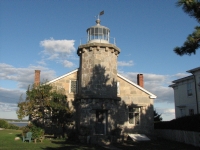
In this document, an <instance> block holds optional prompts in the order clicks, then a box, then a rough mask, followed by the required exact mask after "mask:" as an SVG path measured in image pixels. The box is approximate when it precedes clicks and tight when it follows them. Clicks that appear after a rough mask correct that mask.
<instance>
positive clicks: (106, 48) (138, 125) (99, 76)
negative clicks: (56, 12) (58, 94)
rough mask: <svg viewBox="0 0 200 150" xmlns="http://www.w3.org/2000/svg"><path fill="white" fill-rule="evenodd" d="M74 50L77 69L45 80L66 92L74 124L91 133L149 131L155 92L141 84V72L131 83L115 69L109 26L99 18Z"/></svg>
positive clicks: (116, 51)
mask: <svg viewBox="0 0 200 150" xmlns="http://www.w3.org/2000/svg"><path fill="white" fill-rule="evenodd" d="M77 54H78V56H79V58H80V61H79V63H80V64H79V68H78V69H76V70H74V71H72V72H69V73H67V74H64V75H63V76H60V77H58V78H56V79H54V80H51V81H49V82H48V83H49V84H52V85H53V86H54V88H55V89H62V90H63V91H64V92H65V94H66V96H67V101H68V103H69V105H70V106H71V107H72V108H73V109H74V112H75V113H74V116H73V121H74V127H75V128H76V129H77V130H80V129H81V128H82V127H83V126H84V127H86V128H87V129H89V133H88V134H90V135H91V136H94V135H111V134H114V133H115V131H120V133H119V134H128V133H143V134H149V133H151V132H152V131H153V101H154V99H155V98H156V96H155V95H154V94H152V93H151V92H149V91H147V90H146V89H145V88H144V81H143V80H144V79H143V78H144V77H143V74H138V75H137V77H136V78H137V79H138V81H137V83H134V82H132V81H130V80H129V79H127V78H125V77H123V76H122V75H120V74H118V73H117V58H118V55H119V54H120V49H119V48H118V47H117V46H116V45H115V42H114V43H113V44H112V43H111V42H110V29H109V28H107V27H105V26H102V25H101V24H100V19H97V20H96V25H95V26H92V27H90V28H88V29H87V43H85V44H82V45H80V46H79V47H78V49H77ZM36 75H38V74H36Z"/></svg>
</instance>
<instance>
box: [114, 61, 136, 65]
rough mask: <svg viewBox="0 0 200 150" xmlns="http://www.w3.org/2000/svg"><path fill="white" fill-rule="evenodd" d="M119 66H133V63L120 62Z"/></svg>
mask: <svg viewBox="0 0 200 150" xmlns="http://www.w3.org/2000/svg"><path fill="white" fill-rule="evenodd" d="M117 65H118V66H133V65H134V64H133V61H132V60H130V61H127V62H126V61H118V63H117Z"/></svg>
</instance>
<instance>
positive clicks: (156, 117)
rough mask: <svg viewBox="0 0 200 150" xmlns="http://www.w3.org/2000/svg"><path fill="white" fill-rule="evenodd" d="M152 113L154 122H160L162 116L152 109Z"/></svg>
mask: <svg viewBox="0 0 200 150" xmlns="http://www.w3.org/2000/svg"><path fill="white" fill-rule="evenodd" d="M153 113H154V122H160V121H162V117H161V115H162V114H158V113H157V112H156V110H154V111H153Z"/></svg>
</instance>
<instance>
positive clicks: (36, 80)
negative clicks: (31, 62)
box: [34, 70, 40, 85]
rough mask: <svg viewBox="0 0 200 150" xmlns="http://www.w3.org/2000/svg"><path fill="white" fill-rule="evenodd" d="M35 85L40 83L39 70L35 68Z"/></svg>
mask: <svg viewBox="0 0 200 150" xmlns="http://www.w3.org/2000/svg"><path fill="white" fill-rule="evenodd" d="M34 84H35V85H39V84H40V70H35V81H34Z"/></svg>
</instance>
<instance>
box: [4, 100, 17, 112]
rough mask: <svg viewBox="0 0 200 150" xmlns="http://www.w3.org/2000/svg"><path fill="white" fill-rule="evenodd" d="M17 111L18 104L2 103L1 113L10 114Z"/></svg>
mask: <svg viewBox="0 0 200 150" xmlns="http://www.w3.org/2000/svg"><path fill="white" fill-rule="evenodd" d="M16 110H17V104H12V103H2V102H0V111H3V112H9V111H16Z"/></svg>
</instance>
